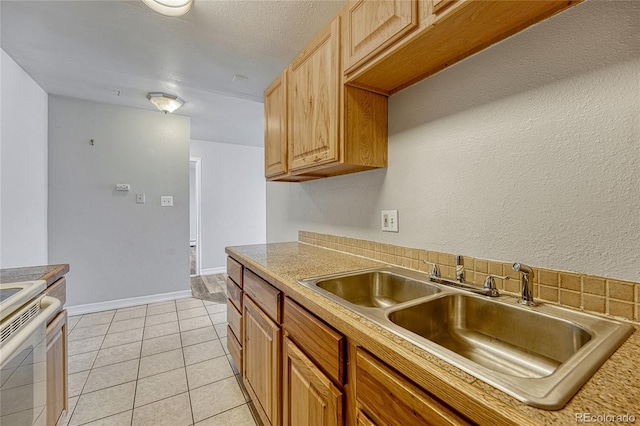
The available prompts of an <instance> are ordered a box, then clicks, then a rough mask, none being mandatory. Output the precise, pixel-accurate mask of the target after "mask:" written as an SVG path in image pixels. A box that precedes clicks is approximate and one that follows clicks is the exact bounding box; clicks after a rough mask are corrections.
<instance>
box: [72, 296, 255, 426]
mask: <svg viewBox="0 0 640 426" xmlns="http://www.w3.org/2000/svg"><path fill="white" fill-rule="evenodd" d="M226 309H227V306H226V304H223V303H217V302H210V301H207V300H200V299H194V298H189V299H180V300H175V301H170V302H164V303H156V304H151V305H142V306H134V307H130V308H125V309H118V310H113V311H107V312H98V313H94V314H87V315H80V316H74V317H69V326H68V329H69V348H68V349H69V360H68V361H69V363H68V367H69V412H68V414H67V416H66V418H65V419H64V422H63V423H62V426H79V425H92V426H97V425H103V426H120V425H122V426H125V425H126V426H145V425H150V426H151V425H152V426H162V425H167V426H183V425H184V426H190V425H197V426H213V425H224V426H234V425H238V426H245V425H256V421H255V420H254V417H253V415H252V412H251V410H250V408H249V404H248V402H249V397H248V395H247V394H246V391H245V390H244V388H243V387H242V386H241V385H240V379H239V376H237V374H236V373H237V370H236V369H235V365H234V364H233V361H232V360H231V358H230V356H229V353H228V350H227V342H226V335H227V324H226V321H227V318H226Z"/></svg>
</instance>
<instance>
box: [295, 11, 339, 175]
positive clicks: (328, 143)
mask: <svg viewBox="0 0 640 426" xmlns="http://www.w3.org/2000/svg"><path fill="white" fill-rule="evenodd" d="M289 75H290V88H291V96H290V101H289V117H290V119H289V138H290V143H289V156H290V158H291V170H292V171H296V170H300V169H304V168H307V167H309V166H310V165H319V164H324V163H329V162H333V161H338V160H339V154H340V153H339V150H338V138H339V130H340V127H339V109H340V82H341V79H340V19H339V18H334V19H333V21H331V23H330V24H329V25H327V26H326V27H325V28H324V29H323V30H322V31H321V32H320V33H319V34H318V35H316V37H315V38H314V39H313V41H312V42H311V43H309V44H308V45H307V47H305V49H304V50H303V51H302V53H300V55H298V57H297V58H296V59H294V61H293V63H292V64H291V66H290V67H289Z"/></svg>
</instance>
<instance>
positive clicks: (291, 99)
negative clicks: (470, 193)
mask: <svg viewBox="0 0 640 426" xmlns="http://www.w3.org/2000/svg"><path fill="white" fill-rule="evenodd" d="M340 25H341V20H340V16H336V17H335V18H334V19H333V20H332V21H331V22H330V23H329V24H328V25H327V26H325V27H324V28H323V29H322V31H320V33H318V34H317V35H316V37H315V38H314V39H313V40H312V41H311V43H309V44H308V45H307V46H306V47H305V48H304V49H303V50H302V52H301V53H300V54H299V55H298V56H297V57H296V58H295V59H294V61H293V62H292V63H291V65H290V66H289V68H288V70H287V72H286V77H284V78H283V77H282V76H280V77H278V79H277V80H276V81H275V82H274V83H273V84H272V85H271V86H270V87H269V88H268V89H267V91H265V117H266V124H265V172H266V173H265V174H266V176H267V178H268V179H270V180H278V181H304V180H310V179H317V178H321V177H327V176H335V175H340V174H345V173H352V172H356V171H361V170H368V169H373V168H379V167H386V166H387V98H386V96H383V95H380V94H377V93H372V92H368V91H366V90H363V89H359V88H356V87H348V86H344V84H343V70H342V49H341V38H340V37H341V26H340ZM283 80H285V81H286V82H287V83H286V90H284V92H286V114H283V113H282V111H283V110H282V109H281V108H279V105H281V96H280V94H281V93H282V92H283V90H282V85H283ZM276 103H277V104H278V106H275V104H276ZM283 115H286V118H285V122H286V127H287V137H286V139H287V140H286V145H287V150H286V156H285V155H283V151H282V148H281V147H282V140H283V137H282V133H281V132H280V129H281V128H282V127H281V126H282V124H281V123H282V121H281V120H282V116H283ZM272 123H273V124H272ZM275 123H278V124H275ZM276 129H277V130H276ZM276 145H277V146H276ZM285 158H286V160H285ZM283 162H285V163H283ZM283 165H284V167H283Z"/></svg>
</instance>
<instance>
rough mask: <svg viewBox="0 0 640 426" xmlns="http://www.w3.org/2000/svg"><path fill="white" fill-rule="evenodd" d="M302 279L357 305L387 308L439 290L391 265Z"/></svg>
mask: <svg viewBox="0 0 640 426" xmlns="http://www.w3.org/2000/svg"><path fill="white" fill-rule="evenodd" d="M300 282H301V283H302V284H304V285H306V286H308V287H311V288H314V287H315V288H314V289H315V290H317V289H322V290H324V291H325V292H327V293H330V294H331V295H334V296H337V297H338V298H340V299H342V300H345V301H347V302H349V303H352V304H354V305H357V306H363V307H376V308H387V307H390V306H394V305H397V304H399V303H403V302H408V301H410V300H414V299H418V298H422V297H426V296H431V295H434V294H437V293H439V292H440V289H439V288H438V287H437V286H435V285H433V284H430V283H428V282H425V281H421V280H419V279H416V278H412V277H410V276H407V275H406V274H402V275H401V274H400V273H398V272H396V271H394V270H393V269H392V268H388V269H381V268H377V269H375V270H365V271H356V272H353V273H346V274H339V275H335V276H325V277H321V278H310V279H305V280H300ZM332 299H334V300H336V299H335V298H333V297H332Z"/></svg>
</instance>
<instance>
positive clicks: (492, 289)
mask: <svg viewBox="0 0 640 426" xmlns="http://www.w3.org/2000/svg"><path fill="white" fill-rule="evenodd" d="M458 257H460V259H462V256H456V263H458V262H459V263H462V261H461V260H458ZM424 263H426V264H427V265H431V271H430V272H429V279H430V280H431V281H432V282H434V283H438V284H444V285H448V286H451V287H455V288H460V289H462V290H466V291H470V292H472V293H476V294H482V295H484V296H490V297H498V296H500V293H499V292H498V289H497V288H496V286H495V281H493V278H494V277H495V278H502V279H506V280H508V279H509V277H501V276H498V275H489V276H487V279H486V280H485V282H484V286H483V287H479V286H476V285H474V284H467V283H465V282H464V269H462V273H461V274H460V275H459V274H458V268H457V267H456V279H455V280H452V279H449V278H443V277H441V276H440V268H438V265H437V264H436V263H433V262H429V261H427V260H425V261H424ZM459 266H460V268H462V265H459Z"/></svg>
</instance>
